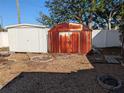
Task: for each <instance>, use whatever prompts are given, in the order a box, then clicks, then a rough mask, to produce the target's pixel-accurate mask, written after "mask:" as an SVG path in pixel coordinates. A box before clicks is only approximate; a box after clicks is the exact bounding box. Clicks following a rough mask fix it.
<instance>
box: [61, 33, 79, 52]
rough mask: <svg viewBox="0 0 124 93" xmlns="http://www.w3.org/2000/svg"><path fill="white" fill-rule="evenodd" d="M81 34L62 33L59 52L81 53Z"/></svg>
mask: <svg viewBox="0 0 124 93" xmlns="http://www.w3.org/2000/svg"><path fill="white" fill-rule="evenodd" d="M79 37H80V34H79V32H60V33H59V52H60V53H78V52H80V48H79V47H80V39H79Z"/></svg>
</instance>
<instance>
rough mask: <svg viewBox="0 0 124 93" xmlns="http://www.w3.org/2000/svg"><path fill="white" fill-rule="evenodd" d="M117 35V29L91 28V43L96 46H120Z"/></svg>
mask: <svg viewBox="0 0 124 93" xmlns="http://www.w3.org/2000/svg"><path fill="white" fill-rule="evenodd" d="M119 35H120V33H119V31H118V30H93V31H92V45H93V46H94V47H98V48H105V47H119V46H121V42H120V39H119V38H120V37H119Z"/></svg>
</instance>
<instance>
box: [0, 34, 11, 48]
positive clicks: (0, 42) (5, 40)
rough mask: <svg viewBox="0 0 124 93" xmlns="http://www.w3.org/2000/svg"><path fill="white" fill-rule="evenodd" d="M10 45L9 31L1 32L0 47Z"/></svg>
mask: <svg viewBox="0 0 124 93" xmlns="http://www.w3.org/2000/svg"><path fill="white" fill-rule="evenodd" d="M2 47H9V43H8V32H0V48H2Z"/></svg>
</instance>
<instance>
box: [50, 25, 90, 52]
mask: <svg viewBox="0 0 124 93" xmlns="http://www.w3.org/2000/svg"><path fill="white" fill-rule="evenodd" d="M90 50H91V30H90V29H89V28H88V27H87V26H85V25H82V24H77V23H61V24H57V25H56V26H54V27H53V28H51V29H50V30H49V31H48V51H49V52H50V53H82V54H87V53H88V52H89V51H90Z"/></svg>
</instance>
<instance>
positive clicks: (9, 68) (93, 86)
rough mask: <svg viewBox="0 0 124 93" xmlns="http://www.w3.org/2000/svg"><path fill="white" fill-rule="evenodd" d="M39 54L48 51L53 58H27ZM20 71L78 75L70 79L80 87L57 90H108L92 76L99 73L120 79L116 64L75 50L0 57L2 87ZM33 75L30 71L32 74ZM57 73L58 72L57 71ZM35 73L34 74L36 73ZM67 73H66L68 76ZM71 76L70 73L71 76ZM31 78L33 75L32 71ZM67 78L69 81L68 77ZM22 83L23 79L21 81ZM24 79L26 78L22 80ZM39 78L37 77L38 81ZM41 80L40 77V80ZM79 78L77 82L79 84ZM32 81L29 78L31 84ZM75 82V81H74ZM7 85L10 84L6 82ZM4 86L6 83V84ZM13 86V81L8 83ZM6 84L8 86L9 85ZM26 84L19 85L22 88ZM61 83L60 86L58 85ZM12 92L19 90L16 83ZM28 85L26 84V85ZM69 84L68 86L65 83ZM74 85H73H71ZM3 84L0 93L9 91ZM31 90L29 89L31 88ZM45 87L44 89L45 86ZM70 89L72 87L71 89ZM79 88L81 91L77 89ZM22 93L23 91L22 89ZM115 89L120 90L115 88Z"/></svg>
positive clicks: (85, 92) (91, 92)
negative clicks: (104, 61)
mask: <svg viewBox="0 0 124 93" xmlns="http://www.w3.org/2000/svg"><path fill="white" fill-rule="evenodd" d="M40 55H52V56H53V60H52V61H50V62H38V61H37V62H34V61H30V59H31V58H32V57H34V56H40ZM22 72H27V73H31V72H34V73H35V72H39V73H41V76H42V73H44V72H46V73H63V74H67V73H70V75H71V73H74V76H76V77H80V78H78V80H76V81H74V82H76V83H77V84H78V83H79V87H81V86H82V88H80V89H81V90H80V89H78V90H77V91H78V92H76V91H75V92H69V91H68V92H60V93H108V91H107V90H105V89H103V88H102V87H100V86H99V85H98V84H97V81H96V77H97V76H99V75H101V74H110V75H112V76H114V77H116V78H118V79H120V80H122V81H124V67H122V66H121V65H120V64H96V63H95V64H93V62H90V61H89V60H88V59H87V57H86V56H84V55H78V54H70V55H67V54H22V53H17V54H12V55H11V56H9V57H6V58H2V59H1V61H0V86H1V87H3V86H5V85H6V84H8V83H9V82H10V81H11V82H12V80H13V79H14V78H15V77H18V75H20V73H22ZM32 75H33V74H32ZM60 76H61V75H60ZM36 77H37V76H36ZM69 77H70V78H71V76H68V78H69ZM72 77H73V76H72ZM34 78H35V75H34ZM63 79H65V78H62V80H63ZM28 80H32V76H29V78H28ZM68 80H69V79H67V82H68V83H70V82H73V79H72V81H71V80H70V81H68ZM21 82H23V83H24V81H21ZM25 82H26V81H25ZM39 82H40V81H39ZM41 82H42V81H41ZM80 82H81V84H80ZM34 83H35V82H33V81H32V83H31V84H34ZM74 84H75V83H74ZM82 84H83V85H82ZM10 85H11V84H10ZM7 86H8V85H7ZM12 86H13V83H12ZM12 86H10V87H9V88H12ZM17 86H22V85H20V83H17ZM25 86H26V84H24V85H23V88H24V87H25ZM60 87H61V86H60ZM15 88H16V89H17V90H16V92H14V90H13V88H12V90H13V93H21V92H19V89H20V88H19V87H16V86H15ZM29 88H30V87H29ZM69 88H72V87H69ZM74 88H76V87H74ZM5 90H6V87H4V88H3V89H2V91H3V92H1V93H11V92H9V91H8V92H7V91H6V92H5ZM32 91H33V90H32ZM45 91H46V90H45ZM45 91H44V92H42V93H59V92H55V91H54V92H49V91H47V92H45ZM73 91H74V90H73ZM81 91H82V92H81ZM23 93H27V92H26V90H25V92H23ZM30 93H41V92H40V91H38V90H37V91H35V92H30ZM118 93H123V92H122V91H121V92H118Z"/></svg>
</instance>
